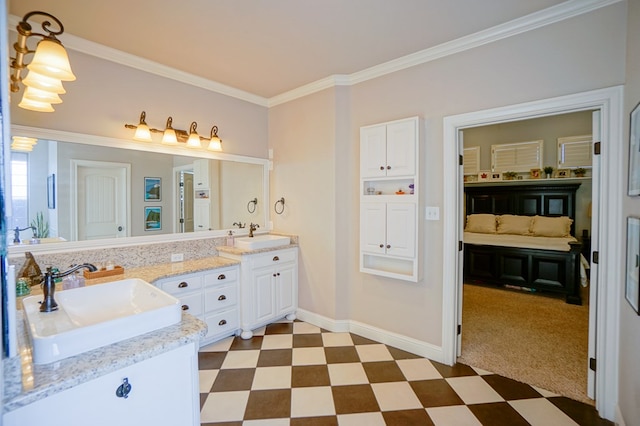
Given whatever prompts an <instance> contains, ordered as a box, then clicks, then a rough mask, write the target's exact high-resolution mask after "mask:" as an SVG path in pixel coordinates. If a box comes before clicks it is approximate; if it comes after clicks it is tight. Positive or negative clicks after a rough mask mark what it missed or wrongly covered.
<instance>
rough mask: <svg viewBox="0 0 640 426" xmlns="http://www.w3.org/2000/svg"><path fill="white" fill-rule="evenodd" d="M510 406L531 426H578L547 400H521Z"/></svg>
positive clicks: (513, 402) (512, 402)
mask: <svg viewBox="0 0 640 426" xmlns="http://www.w3.org/2000/svg"><path fill="white" fill-rule="evenodd" d="M509 404H510V405H511V406H512V407H513V408H514V409H515V410H516V411H517V412H518V413H520V415H521V416H522V417H524V418H525V420H526V421H528V422H529V423H531V426H547V425H553V426H577V423H576V422H574V421H573V420H572V419H571V418H570V417H569V416H567V415H566V414H564V413H563V412H562V411H561V410H560V409H559V408H558V407H556V406H555V405H553V404H552V403H551V402H549V401H548V400H546V399H542V398H536V399H521V400H517V401H509Z"/></svg>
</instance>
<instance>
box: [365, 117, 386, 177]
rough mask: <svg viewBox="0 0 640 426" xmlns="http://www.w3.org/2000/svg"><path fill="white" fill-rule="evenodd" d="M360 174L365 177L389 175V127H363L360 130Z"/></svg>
mask: <svg viewBox="0 0 640 426" xmlns="http://www.w3.org/2000/svg"><path fill="white" fill-rule="evenodd" d="M360 174H361V175H362V176H363V177H364V176H366V177H384V176H386V175H387V127H386V126H384V125H383V126H373V127H363V128H362V129H361V130H360Z"/></svg>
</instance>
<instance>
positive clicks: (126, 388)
mask: <svg viewBox="0 0 640 426" xmlns="http://www.w3.org/2000/svg"><path fill="white" fill-rule="evenodd" d="M129 392H131V384H130V383H129V378H127V377H125V378H124V379H122V384H121V385H120V386H118V388H117V389H116V396H117V397H118V398H124V399H127V398H129Z"/></svg>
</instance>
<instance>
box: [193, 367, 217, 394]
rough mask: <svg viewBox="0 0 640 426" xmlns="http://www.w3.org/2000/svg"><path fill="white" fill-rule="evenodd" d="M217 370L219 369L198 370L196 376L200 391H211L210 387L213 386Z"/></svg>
mask: <svg viewBox="0 0 640 426" xmlns="http://www.w3.org/2000/svg"><path fill="white" fill-rule="evenodd" d="M218 371H219V370H200V371H198V378H199V382H200V393H209V392H211V387H212V386H213V382H215V380H216V377H218Z"/></svg>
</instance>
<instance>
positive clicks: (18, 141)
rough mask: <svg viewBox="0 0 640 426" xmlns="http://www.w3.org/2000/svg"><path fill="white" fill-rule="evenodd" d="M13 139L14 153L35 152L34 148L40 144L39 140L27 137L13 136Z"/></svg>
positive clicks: (12, 148)
mask: <svg viewBox="0 0 640 426" xmlns="http://www.w3.org/2000/svg"><path fill="white" fill-rule="evenodd" d="M11 139H12V140H13V142H11V150H12V151H23V152H31V151H33V146H34V145H36V144H37V143H38V140H37V139H35V138H28V137H25V136H13V137H12V138H11Z"/></svg>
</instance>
